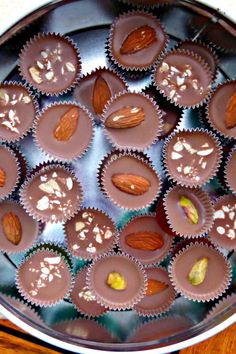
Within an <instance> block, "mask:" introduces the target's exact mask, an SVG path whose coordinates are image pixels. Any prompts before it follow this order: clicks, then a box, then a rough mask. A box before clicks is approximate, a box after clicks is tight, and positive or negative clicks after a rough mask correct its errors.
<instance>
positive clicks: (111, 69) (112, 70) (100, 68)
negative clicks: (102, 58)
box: [73, 65, 129, 124]
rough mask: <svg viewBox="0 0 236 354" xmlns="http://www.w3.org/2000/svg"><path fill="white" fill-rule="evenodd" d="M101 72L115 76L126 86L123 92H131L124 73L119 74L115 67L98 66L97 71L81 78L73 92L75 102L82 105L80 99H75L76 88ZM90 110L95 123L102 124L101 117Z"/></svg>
mask: <svg viewBox="0 0 236 354" xmlns="http://www.w3.org/2000/svg"><path fill="white" fill-rule="evenodd" d="M99 72H109V73H111V74H113V75H115V76H116V77H117V78H118V79H120V81H121V82H123V84H124V86H125V88H124V90H122V91H128V90H129V86H128V83H127V81H126V78H125V76H124V75H123V74H122V73H120V72H118V70H116V68H115V67H113V66H112V65H110V66H109V67H106V66H98V67H97V68H96V69H93V70H91V71H90V72H89V73H87V74H84V75H82V76H81V79H80V81H79V84H78V85H77V86H76V87H75V90H74V92H73V98H74V100H75V101H76V102H77V103H80V100H78V99H77V98H76V97H75V96H76V94H75V91H76V88H77V87H78V86H79V87H80V86H82V85H83V81H84V80H86V79H87V78H88V77H90V76H92V75H95V74H96V73H99ZM122 91H121V92H122ZM83 106H85V107H86V105H83ZM88 110H89V111H90V113H91V114H92V116H93V119H94V121H95V123H97V124H100V122H101V116H100V115H97V114H95V112H92V110H90V109H88Z"/></svg>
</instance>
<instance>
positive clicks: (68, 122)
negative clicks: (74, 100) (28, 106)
mask: <svg viewBox="0 0 236 354" xmlns="http://www.w3.org/2000/svg"><path fill="white" fill-rule="evenodd" d="M78 120H79V108H77V107H73V108H70V109H69V110H68V111H67V112H66V113H65V114H64V115H63V116H62V117H61V118H60V119H59V120H58V123H57V125H56V128H55V130H54V133H53V135H54V138H56V139H57V140H58V141H68V140H70V138H71V137H72V136H73V135H74V133H75V131H76V129H77V125H78Z"/></svg>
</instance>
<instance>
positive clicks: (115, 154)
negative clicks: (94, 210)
mask: <svg viewBox="0 0 236 354" xmlns="http://www.w3.org/2000/svg"><path fill="white" fill-rule="evenodd" d="M123 156H131V157H134V158H136V159H137V160H138V161H141V162H143V163H144V164H145V165H146V166H148V167H149V168H150V169H151V170H152V171H153V172H154V173H155V175H156V177H157V179H158V181H159V190H158V191H157V192H156V194H155V195H154V196H153V198H152V199H151V200H150V201H149V202H148V203H146V204H145V205H140V207H137V208H135V207H134V208H127V207H124V206H122V205H121V204H119V203H117V202H116V201H115V200H114V199H113V198H112V197H111V196H110V195H109V194H108V192H107V190H106V187H105V183H104V174H105V171H106V170H107V169H108V167H109V166H110V164H111V163H112V162H113V161H115V160H117V159H119V158H120V157H123ZM97 179H98V185H99V187H100V189H101V191H102V193H103V194H104V195H105V196H106V197H107V198H108V199H110V200H111V201H112V203H113V204H115V205H117V206H118V207H119V208H122V209H125V210H133V211H135V210H140V209H144V208H147V207H149V206H151V205H152V204H153V203H154V202H155V201H156V200H157V198H158V197H159V195H160V193H161V189H162V181H161V177H160V176H159V174H158V173H157V172H156V170H155V169H154V166H153V165H152V162H151V160H150V158H149V157H148V156H147V155H145V154H143V153H142V152H135V151H134V150H132V149H129V150H126V151H116V150H113V151H112V152H111V153H109V154H107V155H106V156H105V157H104V158H103V160H102V161H101V163H100V165H99V167H98V172H97Z"/></svg>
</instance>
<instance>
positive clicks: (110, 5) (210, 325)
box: [0, 0, 236, 353]
mask: <svg viewBox="0 0 236 354" xmlns="http://www.w3.org/2000/svg"><path fill="white" fill-rule="evenodd" d="M174 3H175V6H173V7H163V8H160V9H156V10H154V13H155V14H156V15H158V17H159V18H160V19H161V21H162V22H163V23H164V25H165V27H166V30H167V32H168V34H169V35H170V38H171V41H170V47H172V46H173V45H175V43H177V42H178V41H179V40H180V39H185V38H200V39H202V40H206V41H207V28H208V26H209V24H211V23H212V21H213V22H214V23H218V22H219V21H223V22H224V23H226V24H227V25H228V26H230V28H232V31H233V30H236V29H235V28H236V27H235V25H234V24H233V23H231V22H230V21H228V20H227V19H224V18H223V17H222V15H220V14H219V15H218V14H217V13H216V12H215V11H212V10H211V9H209V8H207V7H206V6H204V5H199V4H197V2H196V1H189V0H188V1H174ZM129 8H130V7H129V6H126V5H123V4H121V2H119V1H112V0H102V1H95V0H81V1H60V0H56V1H52V2H51V3H50V5H48V6H44V7H43V8H42V9H40V10H38V11H36V12H34V14H32V15H29V16H27V18H25V19H23V20H22V21H20V22H19V23H18V24H17V30H18V31H19V33H18V34H15V36H14V37H13V38H11V36H12V33H14V31H15V29H16V27H14V28H13V29H10V30H9V31H8V32H7V33H5V34H4V36H3V37H2V38H0V44H1V43H2V45H0V63H1V64H0V81H1V80H5V79H7V80H19V75H18V71H17V66H16V65H17V57H18V53H19V51H20V48H21V47H22V45H23V44H24V43H25V41H26V40H27V39H29V37H30V36H32V35H33V34H36V33H38V32H40V31H51V32H60V33H62V34H66V35H69V36H71V37H72V38H73V40H74V41H75V42H76V43H77V44H78V46H79V48H80V52H81V58H82V72H83V74H86V73H89V72H91V71H92V70H93V69H95V68H96V67H98V66H107V65H108V61H107V58H106V55H105V51H104V49H105V45H106V40H107V36H108V31H109V26H110V24H111V22H112V20H113V18H114V17H115V16H116V15H117V14H118V13H120V12H122V11H123V10H126V9H129ZM203 14H204V16H203ZM38 16H39V18H38ZM35 18H38V19H37V20H36V21H35ZM199 19H200V20H201V21H200V26H199V27H198V23H199ZM193 24H194V26H193ZM26 25H27V26H28V27H27V29H24V27H25V26H26ZM217 26H218V24H217ZM219 26H220V24H219ZM222 30H223V29H222ZM232 31H231V32H232ZM1 40H2V41H1ZM3 42H4V43H3ZM232 49H234V48H232ZM235 49H236V40H235ZM232 52H233V50H232ZM219 54H220V72H219V75H218V79H217V82H221V81H224V80H226V79H228V78H235V76H236V60H235V59H236V55H235V54H232V53H230V54H225V53H224V52H223V53H222V51H219ZM149 83H150V76H147V77H145V78H144V79H141V80H128V84H129V88H130V89H131V90H134V91H140V90H142V89H143V88H145V87H146V86H147V85H148V84H149ZM71 97H72V96H71V94H69V95H66V97H63V98H60V99H57V100H64V99H71ZM52 101H55V99H49V98H45V97H41V98H40V107H41V108H42V107H44V106H45V105H46V104H47V103H49V102H52ZM200 125H201V123H200V121H199V111H198V110H194V111H193V110H188V111H186V112H185V115H184V120H183V123H182V126H184V127H190V126H192V127H197V126H200ZM162 144H163V143H162V142H158V143H157V144H156V145H154V146H153V147H152V148H151V149H149V150H148V151H147V153H148V155H149V156H150V157H151V159H152V160H153V163H154V165H155V167H156V169H157V170H158V171H159V172H160V173H161V174H162V176H163V171H162V167H161V165H160V158H159V156H160V154H161V148H162ZM32 146H33V145H32V137H31V136H28V137H27V138H25V139H24V140H23V141H21V143H20V148H21V150H22V151H23V152H24V154H25V155H26V156H27V160H28V163H29V166H30V167H33V166H35V165H36V164H38V163H40V162H43V161H45V160H46V157H45V156H44V155H43V154H42V153H41V152H40V151H38V150H37V149H36V148H35V147H34V148H33V149H32ZM110 150H111V146H110V144H109V143H108V142H107V141H106V140H105V139H104V137H103V136H102V132H101V128H100V127H96V134H95V140H94V142H93V145H92V148H91V149H90V150H89V152H88V153H87V154H86V155H85V156H84V157H83V158H82V159H80V160H78V161H76V162H75V163H74V168H75V171H76V174H78V176H79V178H80V180H81V183H82V185H83V188H84V190H86V198H85V202H84V206H91V205H92V206H96V207H99V208H102V209H103V210H104V211H106V212H109V214H110V215H111V216H112V217H113V218H114V219H115V220H116V222H117V225H118V226H122V225H123V224H124V223H125V222H126V221H128V220H129V219H130V217H131V216H132V215H133V213H130V212H127V213H124V212H122V211H121V209H119V208H117V207H115V206H114V205H113V204H112V203H111V202H110V201H109V200H107V199H105V198H104V197H103V195H102V194H101V192H100V191H99V189H98V187H97V183H96V172H97V167H98V164H99V162H100V160H101V159H102V157H103V156H104V155H105V154H106V153H107V152H109V151H110ZM205 188H206V189H207V190H208V191H209V192H210V193H211V194H213V195H215V193H216V191H217V193H218V192H220V186H219V185H218V183H217V181H216V180H213V181H212V182H211V183H209V184H208V185H207V186H206V187H205ZM40 240H43V241H57V242H60V243H62V244H63V243H64V236H63V233H62V230H61V226H60V225H57V226H47V227H46V228H45V229H44V231H43V234H42V235H41V238H40ZM23 256H24V254H20V255H17V256H16V255H14V256H11V257H7V256H6V255H4V254H0V279H1V284H0V291H1V292H2V293H5V294H11V295H12V294H14V295H16V296H18V295H17V293H16V289H15V287H14V276H15V269H16V267H17V266H18V264H19V263H20V262H21V260H22V258H23ZM225 256H228V257H229V259H230V261H231V264H232V266H233V271H234V281H233V284H232V286H231V288H230V292H233V291H235V289H236V279H235V278H236V277H235V272H236V258H235V255H234V254H233V255H232V254H228V253H227V252H225ZM82 264H84V263H83V261H81V262H80V261H76V260H74V269H75V270H77V269H78V268H79V267H80V266H81V265H82ZM167 265H168V259H167V260H165V262H163V266H167ZM0 303H1V306H0V309H1V311H2V312H3V313H4V314H5V315H6V316H7V317H8V318H9V319H11V320H12V321H13V322H15V323H16V324H18V325H20V327H22V328H24V329H26V330H27V331H29V332H30V333H32V334H33V335H35V336H37V337H39V338H41V339H43V340H45V341H48V342H49V343H51V344H55V345H58V346H60V347H62V348H65V349H69V350H73V351H75V352H78V353H83V352H86V353H89V349H88V348H90V349H93V350H109V351H113V350H120V351H130V350H135V352H138V351H139V350H144V349H145V350H149V349H150V350H151V349H154V348H158V349H155V353H165V352H170V351H174V350H177V349H180V348H183V347H184V346H187V345H192V344H194V343H196V342H197V341H200V340H203V339H206V338H207V337H209V336H210V335H213V334H215V333H217V332H218V331H219V330H222V329H223V328H225V327H226V326H228V325H229V324H231V323H233V322H234V321H235V320H236V318H235V317H236V315H235V306H236V304H234V305H233V306H231V307H229V308H226V309H225V310H224V311H223V312H222V313H220V314H219V315H218V316H216V317H215V318H214V319H212V320H211V321H210V322H209V321H208V322H202V321H203V320H204V318H205V315H206V314H207V312H208V310H209V309H210V308H211V307H212V306H213V303H210V304H209V305H206V304H199V303H194V302H192V301H189V300H186V299H184V298H182V297H179V298H177V300H176V301H175V304H174V306H173V308H172V310H171V311H170V313H169V315H170V316H172V315H180V316H184V317H185V318H186V319H188V320H190V321H191V324H192V327H191V328H190V329H189V330H187V331H185V332H183V333H180V334H178V335H177V336H176V335H175V336H173V338H172V337H168V338H163V339H161V340H159V341H154V342H151V343H139V344H132V343H131V344H130V343H125V341H126V340H127V338H128V337H129V335H130V334H131V333H132V331H133V330H134V329H135V328H136V327H137V326H139V325H140V324H141V323H142V322H143V319H142V318H140V317H138V316H137V315H136V314H135V313H133V312H132V311H128V312H125V313H122V314H119V313H117V312H109V313H108V314H106V315H105V316H103V317H102V319H100V320H99V321H100V322H101V323H102V324H103V325H104V326H105V327H107V328H109V330H111V331H112V333H113V335H114V336H115V338H116V340H115V341H114V343H112V344H108V343H99V342H97V343H96V342H91V341H89V338H87V339H81V338H78V337H75V336H69V335H66V334H61V333H58V332H55V331H53V330H52V328H51V326H52V325H53V324H54V323H56V322H58V321H59V320H65V319H71V318H74V317H75V316H79V314H78V313H77V311H76V310H75V309H74V308H73V306H72V305H71V304H70V302H69V301H68V299H65V301H63V302H62V303H61V304H59V305H57V306H55V307H52V308H47V309H37V308H36V310H37V311H38V312H39V313H40V315H41V316H42V318H43V320H44V322H45V326H41V325H39V324H37V323H35V322H33V321H32V320H31V319H30V318H28V317H26V316H25V315H24V314H23V313H22V312H21V311H19V309H17V307H14V308H13V307H12V306H11V305H10V304H9V303H7V302H6V301H5V299H4V298H1V293H0ZM167 346H168V347H167Z"/></svg>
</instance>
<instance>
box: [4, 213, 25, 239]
mask: <svg viewBox="0 0 236 354" xmlns="http://www.w3.org/2000/svg"><path fill="white" fill-rule="evenodd" d="M2 227H3V232H4V235H5V236H6V238H7V239H8V241H9V242H11V243H13V245H15V246H17V245H18V244H19V243H20V241H21V237H22V227H21V222H20V219H19V218H18V216H17V215H16V214H14V213H12V212H9V213H6V214H4V215H3V217H2Z"/></svg>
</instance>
